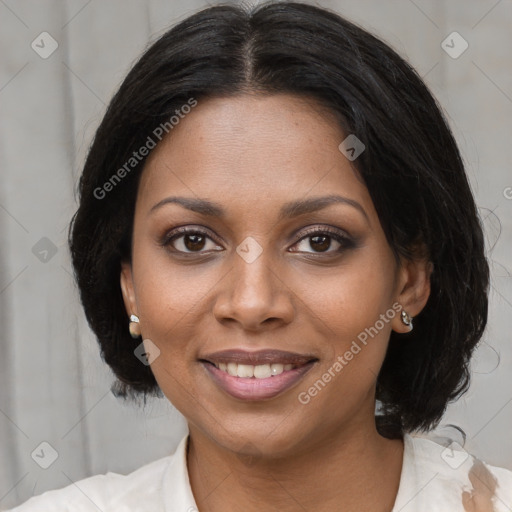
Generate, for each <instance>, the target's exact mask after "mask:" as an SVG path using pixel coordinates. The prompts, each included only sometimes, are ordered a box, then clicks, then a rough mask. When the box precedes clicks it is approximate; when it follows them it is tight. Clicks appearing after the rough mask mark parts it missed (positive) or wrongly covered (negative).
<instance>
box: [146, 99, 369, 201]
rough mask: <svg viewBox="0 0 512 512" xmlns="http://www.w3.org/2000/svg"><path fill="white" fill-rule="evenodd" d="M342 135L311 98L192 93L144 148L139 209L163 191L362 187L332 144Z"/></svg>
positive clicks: (204, 193) (364, 197)
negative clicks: (185, 108)
mask: <svg viewBox="0 0 512 512" xmlns="http://www.w3.org/2000/svg"><path fill="white" fill-rule="evenodd" d="M345 137H346V134H345V133H344V132H343V131H342V129H341V127H340V125H339V123H337V122H336V119H335V116H334V115H333V114H331V113H330V112H328V111H327V110H326V109H325V107H323V106H322V105H320V104H319V103H317V102H316V101H314V100H310V99H305V98H300V97H296V96H292V95H286V94H276V95H249V94H244V95H239V96H232V97H225V98H209V99H205V100H198V104H197V106H196V107H195V108H194V109H192V110H191V112H190V113H188V114H186V115H184V116H183V118H182V119H180V121H179V123H178V124H177V125H175V126H174V128H173V129H172V131H170V133H169V134H168V135H167V136H166V137H165V138H164V139H163V141H162V142H161V143H160V144H159V145H158V146H157V147H156V148H155V149H154V150H153V152H152V153H151V154H150V155H149V157H148V159H147V161H146V165H145V168H144V171H143V175H142V177H141V181H140V185H139V199H138V202H140V203H142V205H143V206H144V207H145V208H151V206H152V205H153V204H154V203H156V202H158V201H160V200H161V199H163V198H164V197H165V196H166V195H177V194H182V195H187V196H189V197H194V196H196V197H210V198H214V199H215V200H216V201H219V200H221V201H222V199H225V200H226V201H231V202H232V203H236V202H238V203H239V204H240V205H241V206H243V205H245V207H246V208H247V207H248V206H249V205H250V204H252V202H255V203H258V204H260V205H261V204H262V203H263V202H268V203H269V207H271V206H272V205H271V204H270V203H274V202H279V203H281V202H287V201H290V200H293V199H297V198H303V197H306V196H308V195H311V196H319V195H323V194H326V193H329V194H331V193H335V192H339V193H342V194H343V195H344V196H349V197H351V198H353V199H354V200H357V201H359V202H363V203H366V204H368V201H370V203H371V200H370V197H369V195H368V191H367V189H366V187H365V185H364V183H363V182H362V181H361V179H360V177H359V176H358V174H357V172H356V171H355V169H354V167H353V165H352V163H351V162H350V161H349V160H347V158H345V156H344V155H343V154H342V153H341V152H340V151H339V149H338V146H339V144H340V143H341V142H342V141H343V140H344V138H345Z"/></svg>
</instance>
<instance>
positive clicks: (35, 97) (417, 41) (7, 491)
mask: <svg viewBox="0 0 512 512" xmlns="http://www.w3.org/2000/svg"><path fill="white" fill-rule="evenodd" d="M205 5H207V3H206V2H203V1H199V0H194V1H182V0H174V1H169V0H165V1H160V0H151V1H148V2H141V1H136V0H130V1H127V0H106V1H98V0H92V1H78V0H76V1H75V0H68V1H35V0H32V1H31V0H21V1H14V0H0V39H1V40H0V47H1V48H2V57H1V64H0V105H1V106H0V109H1V110H0V119H1V126H0V173H1V178H0V180H1V181H0V183H1V189H0V229H1V233H2V243H1V245H0V322H1V323H0V325H1V327H2V328H1V329H0V337H1V338H0V344H1V355H0V400H1V401H0V443H1V444H0V508H7V507H11V506H14V505H15V504H18V503H20V502H22V501H25V500H26V499H28V498H29V497H30V496H32V495H37V494H40V493H42V492H43V491H45V490H48V489H55V488H60V487H63V486H66V485H69V484H71V483H72V482H74V481H77V480H79V479H82V478H85V477H87V476H90V475H93V474H98V473H104V472H107V471H114V472H121V473H127V472H130V471H133V470H134V469H136V468H138V467H140V466H141V465H143V464H145V463H147V462H149V461H152V460H155V459H157V458H160V457H162V456H164V455H167V454H169V453H171V452H172V451H173V449H174V447H175V446H176V444H177V442H178V441H179V439H180V438H181V437H182V435H183V434H184V433H185V423H184V421H183V419H182V417H181V416H180V414H179V413H178V412H176V411H175V410H174V409H173V408H172V406H171V405H170V404H168V402H167V401H166V400H154V401H152V402H150V403H149V404H148V405H147V406H146V409H145V410H142V409H141V408H137V407H135V406H132V405H130V404H123V403H122V402H120V401H118V400H117V399H115V397H113V396H112V395H111V394H110V392H109V389H110V384H111V382H112V374H111V372H110V370H109V369H108V368H107V367H106V365H105V364H103V363H102V361H101V359H100V356H99V351H98V349H97V346H96V341H95V339H94V337H93V335H92V333H91V332H90V330H89V329H88V327H87V325H86V323H85V320H84V316H83V312H82V310H81V307H80V305H79V302H78V296H77V290H76V287H75V285H74V283H73V281H72V277H71V267H70V261H69V255H68V252H67V248H66V230H67V225H68V222H69V220H70V218H71V215H72V214H73V213H74V211H75V209H76V203H75V198H74V189H75V185H76V181H77V177H78V175H79V173H80V168H81V165H82V164H83V161H84V157H85V154H86V150H87V148H88V145H89V144H90V141H91V139H92V136H93V134H94V131H95V129H96V127H97V125H98V124H99V122H100V120H101V117H102V115H103V113H104V111H105V108H106V104H107V103H108V101H109V99H110V98H111V96H112V94H113V93H114V91H115V90H116V88H117V86H118V85H119V83H120V81H121V80H122V79H123V77H124V76H125V74H126V73H127V71H128V70H129V68H130V66H131V65H132V64H133V63H134V62H135V60H136V59H137V57H138V56H139V55H140V53H141V51H142V50H143V49H144V48H145V47H146V46H147V45H148V44H149V43H150V42H151V41H153V40H154V39H155V38H156V37H157V36H159V35H160V34H161V33H163V32H164V31H165V30H166V29H167V28H168V27H170V26H171V25H173V24H174V23H176V22H178V21H180V20H182V19H183V18H185V17H186V16H188V15H189V14H191V13H192V12H194V11H195V10H197V9H198V8H200V7H203V6H205ZM318 5H321V6H324V7H329V8H332V9H334V10H336V11H338V12H340V13H341V14H343V15H345V16H346V17H347V18H348V19H350V20H352V21H354V22H356V23H358V24H360V25H361V26H363V27H365V28H367V29H369V30H370V31H372V32H374V33H375V34H376V35H377V36H380V37H381V38H383V39H384V40H385V41H387V42H388V43H389V44H390V45H391V46H393V47H394V48H395V49H396V50H397V51H398V52H399V53H400V54H402V55H403V56H405V57H406V58H407V59H408V60H409V61H410V62H411V63H412V65H413V66H414V67H416V69H417V70H418V71H419V73H420V74H421V75H422V76H423V77H424V79H425V81H426V82H427V85H428V86H429V87H430V88H431V90H432V91H433V93H434V95H435V96H436V97H437V98H438V100H439V102H440V103H441V105H442V106H443V108H444V109H445V111H446V113H447V116H448V119H449V121H450V124H451V127H452V129H453V131H454V134H455V136H456V138H457V140H458V142H459V144H460V148H461V150H462V153H463V156H464V158H465V162H466V164H467V172H468V175H469V178H470V180H471V183H472V186H473V190H474V192H475V195H476V199H477V203H478V206H479V208H480V213H481V216H482V218H483V220H484V224H485V229H486V235H487V245H488V251H489V257H490V259H491V268H492V292H491V307H490V316H489V326H488V329H487V331H486V334H485V337H484V341H483V343H482V345H481V347H480V348H479V349H478V351H477V353H476V356H475V361H474V364H473V380H472V386H471V389H470V391H469V392H468V393H467V394H466V395H465V396H464V397H463V398H462V399H460V400H459V401H458V402H457V403H456V404H453V405H451V406H450V407H449V410H448V412H447V414H446V417H445V418H444V420H443V423H455V424H457V425H459V426H461V427H462V428H463V429H464V430H465V431H466V433H467V434H468V441H467V444H466V449H467V450H468V451H470V452H472V453H474V454H475V455H477V456H479V457H481V458H483V459H484V460H486V461H487V462H489V463H491V464H493V465H498V466H504V467H507V468H508V469H512V438H511V435H510V432H511V426H512V403H511V402H512V372H511V368H512V344H511V343H510V340H511V326H512V321H511V317H512V279H511V269H512V262H511V255H512V226H511V218H512V188H509V187H512V173H511V170H510V163H511V161H512V144H511V142H510V137H511V125H512V121H511V120H512V73H511V57H512V31H511V27H512V2H511V1H510V0H501V1H496V0H485V1H484V0H472V1H468V0H448V1H420V0H416V1H415V2H413V1H409V0H396V1H386V2H383V1H382V0H364V1H361V0H337V1H336V0H332V1H320V2H318ZM44 31H46V32H49V33H50V34H51V36H52V37H53V38H54V39H55V40H56V41H57V42H58V45H59V46H58V49H57V50H56V51H55V52H54V53H53V54H52V55H51V56H50V57H49V58H47V59H43V58H41V57H40V56H39V55H38V54H37V53H36V52H35V51H34V50H33V49H32V48H31V43H32V41H34V40H36V42H37V41H39V40H40V39H39V38H38V36H39V34H41V33H42V32H44ZM453 31H457V32H459V33H460V34H461V35H462V37H463V38H464V39H465V40H466V41H467V42H468V44H469V48H468V49H467V50H466V51H465V52H464V53H463V54H462V55H460V56H459V57H458V58H452V57H450V56H449V55H448V54H447V53H446V52H445V51H444V50H443V48H442V46H441V43H442V41H443V40H444V39H445V38H446V37H447V36H448V35H449V34H451V33H452V32H453ZM450 44H451V43H450ZM457 44H458V43H457ZM457 44H456V46H455V48H456V49H457V48H460V46H457ZM46 47H47V46H46ZM404 143H407V141H404ZM442 150H443V148H439V151H442ZM507 196H508V197H507ZM500 231H501V234H500ZM41 239H43V240H41ZM45 250H46V251H48V252H47V253H45V252H44V251H45ZM55 251H56V252H55ZM54 253H55V254H54ZM498 357H499V359H500V362H499V365H498ZM43 441H46V442H48V443H50V444H51V445H52V446H53V447H54V449H55V450H56V451H57V453H58V458H57V460H56V461H55V462H54V463H53V464H52V465H51V466H50V467H49V468H48V469H42V468H41V467H39V465H37V464H36V463H35V462H34V460H33V459H32V457H31V453H32V452H33V451H34V450H35V449H36V448H37V447H38V446H39V445H40V443H41V442H43ZM39 452H40V448H39ZM46 453H48V451H47V452H46Z"/></svg>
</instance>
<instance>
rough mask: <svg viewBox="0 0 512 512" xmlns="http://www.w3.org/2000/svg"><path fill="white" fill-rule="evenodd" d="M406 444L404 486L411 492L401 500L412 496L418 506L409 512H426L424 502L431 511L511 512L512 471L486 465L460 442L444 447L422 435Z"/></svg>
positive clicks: (406, 439)
mask: <svg viewBox="0 0 512 512" xmlns="http://www.w3.org/2000/svg"><path fill="white" fill-rule="evenodd" d="M404 443H405V452H404V468H403V473H406V474H404V478H403V480H404V482H403V485H404V486H406V487H408V489H403V495H402V498H404V494H406V493H407V494H409V495H410V496H409V499H410V500H411V503H415V505H412V508H410V510H423V508H422V504H423V503H424V504H425V510H427V508H426V507H427V504H428V507H430V508H428V510H429V511H431V512H433V511H437V510H439V511H441V510H447V507H448V509H449V510H451V511H453V512H455V511H459V510H460V511H461V512H466V511H469V512H473V511H475V512H476V511H480V510H482V511H483V510H492V511H493V512H502V511H510V509H511V507H512V471H509V470H508V469H505V468H500V467H496V466H492V465H489V464H487V463H485V462H484V461H482V460H480V459H478V458H476V457H475V456H473V455H472V454H470V453H468V452H467V451H466V450H464V449H463V448H462V447H461V446H460V445H458V444H457V443H452V444H450V445H449V446H443V445H441V444H438V443H437V442H435V441H434V440H432V439H428V438H426V437H423V436H419V435H406V436H405V438H404ZM400 485H401V486H402V482H401V484H400ZM400 491H402V489H400ZM415 506H416V508H414V507H415ZM407 510H409V508H407V507H405V508H404V512H406V511H407Z"/></svg>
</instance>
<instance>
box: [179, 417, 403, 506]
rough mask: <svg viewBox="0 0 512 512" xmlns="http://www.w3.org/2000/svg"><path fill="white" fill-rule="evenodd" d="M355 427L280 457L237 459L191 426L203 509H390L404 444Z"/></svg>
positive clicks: (193, 468)
mask: <svg viewBox="0 0 512 512" xmlns="http://www.w3.org/2000/svg"><path fill="white" fill-rule="evenodd" d="M360 427H361V425H359V428H358V429H354V430H352V431H351V432H346V431H345V432H343V431H341V432H338V431H337V432H335V433H334V432H332V433H330V434H326V433H325V432H324V433H323V434H322V436H319V435H316V436H312V437H314V439H310V440H306V442H305V443H304V442H301V445H302V447H301V449H300V451H299V450H298V449H296V450H294V452H293V454H287V455H286V456H283V455H280V456H279V457H272V456H263V455H261V454H260V456H254V454H252V455H251V453H248V454H247V455H240V454H237V453H234V452H233V451H231V450H229V449H226V448H224V447H222V446H220V445H219V444H217V443H215V442H213V441H212V440H211V439H210V438H208V437H206V436H205V435H204V434H203V433H202V432H201V431H200V430H198V429H196V428H191V429H190V439H189V450H188V454H187V464H188V471H189V478H190V484H191V487H192V491H193V494H194V496H195V499H196V502H197V505H198V507H199V509H200V510H201V511H203V510H205V511H208V512H217V511H223V512H231V511H237V510H240V509H241V508H243V510H244V511H246V512H260V511H261V510H262V509H263V510H265V509H268V510H275V509H278V510H280V511H283V512H292V511H293V512H295V511H297V510H315V511H316V512H330V511H339V510H343V511H344V512H356V511H357V512H360V511H361V510H372V511H375V512H390V511H391V510H392V508H393V504H394V502H395V498H396V495H397V492H398V487H399V482H400V475H401V471H402V459H403V441H402V440H389V439H386V438H384V437H382V436H380V435H379V434H378V432H377V430H376V429H375V426H374V425H373V428H367V429H363V428H360Z"/></svg>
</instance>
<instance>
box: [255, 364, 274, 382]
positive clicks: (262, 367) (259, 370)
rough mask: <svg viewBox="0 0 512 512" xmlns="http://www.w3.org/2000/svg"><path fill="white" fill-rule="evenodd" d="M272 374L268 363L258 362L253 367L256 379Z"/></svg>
mask: <svg viewBox="0 0 512 512" xmlns="http://www.w3.org/2000/svg"><path fill="white" fill-rule="evenodd" d="M271 375H272V371H271V369H270V365H269V364H259V365H258V366H255V367H254V376H255V377H256V378H257V379H266V378H268V377H270V376H271Z"/></svg>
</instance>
